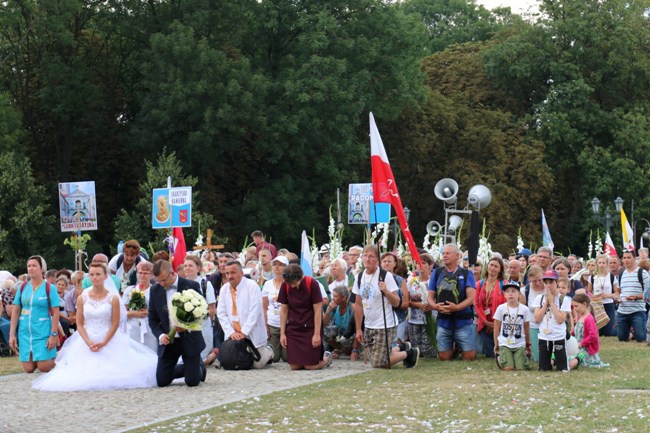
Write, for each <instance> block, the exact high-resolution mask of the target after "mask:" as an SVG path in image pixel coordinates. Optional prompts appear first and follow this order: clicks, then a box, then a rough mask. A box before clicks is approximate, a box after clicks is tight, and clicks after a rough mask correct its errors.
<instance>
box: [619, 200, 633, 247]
mask: <svg viewBox="0 0 650 433" xmlns="http://www.w3.org/2000/svg"><path fill="white" fill-rule="evenodd" d="M621 231H622V232H623V250H634V232H633V231H632V227H631V226H630V223H629V222H628V221H627V217H626V216H625V211H624V210H623V209H622V208H621Z"/></svg>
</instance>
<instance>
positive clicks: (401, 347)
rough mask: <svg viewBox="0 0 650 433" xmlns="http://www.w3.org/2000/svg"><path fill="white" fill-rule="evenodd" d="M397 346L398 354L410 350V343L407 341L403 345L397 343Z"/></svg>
mask: <svg viewBox="0 0 650 433" xmlns="http://www.w3.org/2000/svg"><path fill="white" fill-rule="evenodd" d="M397 346H398V347H399V351H400V352H408V351H409V350H411V342H410V341H407V342H405V343H399V344H398V345H397Z"/></svg>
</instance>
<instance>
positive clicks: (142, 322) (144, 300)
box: [122, 260, 158, 351]
mask: <svg viewBox="0 0 650 433" xmlns="http://www.w3.org/2000/svg"><path fill="white" fill-rule="evenodd" d="M136 272H137V277H138V282H137V284H136V285H135V286H129V287H127V288H126V290H124V294H123V295H122V303H123V304H124V305H126V310H127V313H126V317H127V319H128V322H127V329H128V331H129V336H130V337H131V338H132V339H133V340H135V341H137V342H138V343H142V344H144V345H145V346H147V347H148V348H149V349H151V350H153V351H155V350H157V349H158V340H156V337H154V336H153V332H151V328H150V327H149V321H148V320H147V315H148V308H149V289H150V288H151V277H153V265H152V264H151V263H149V262H145V261H144V260H143V261H141V262H140V263H138V265H137V266H136Z"/></svg>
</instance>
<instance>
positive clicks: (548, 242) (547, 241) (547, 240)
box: [542, 209, 555, 250]
mask: <svg viewBox="0 0 650 433" xmlns="http://www.w3.org/2000/svg"><path fill="white" fill-rule="evenodd" d="M542 245H544V246H545V247H549V248H550V249H551V250H553V247H554V246H555V244H553V239H551V232H550V231H549V230H548V224H547V223H546V217H545V216H544V209H542Z"/></svg>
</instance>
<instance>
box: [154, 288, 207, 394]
mask: <svg viewBox="0 0 650 433" xmlns="http://www.w3.org/2000/svg"><path fill="white" fill-rule="evenodd" d="M177 284H178V288H177V291H178V292H182V291H183V290H187V289H194V290H195V291H196V292H197V293H201V288H200V286H199V283H196V282H194V281H190V280H186V279H185V278H181V277H178V280H177ZM150 290H151V294H150V295H149V326H150V327H151V331H152V332H153V335H155V336H156V338H157V339H158V340H159V341H160V335H162V334H163V333H164V334H169V332H170V328H169V308H168V306H167V293H166V289H165V288H164V287H162V286H161V285H160V284H155V285H154V286H153V287H151V289H150ZM204 348H205V341H204V340H203V334H202V333H201V331H185V332H180V333H179V334H178V336H177V337H176V338H175V339H174V342H173V343H171V344H168V345H166V346H163V345H160V344H159V345H158V366H157V367H156V380H157V382H158V386H167V385H169V384H170V383H171V382H172V381H173V380H174V379H176V378H179V377H185V383H186V384H187V385H188V386H197V385H198V384H199V383H200V381H201V377H202V375H203V371H204V368H205V367H204V366H203V361H202V360H201V351H202V350H203V349H204ZM181 356H182V357H183V364H180V365H177V364H178V358H180V357H181Z"/></svg>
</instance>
